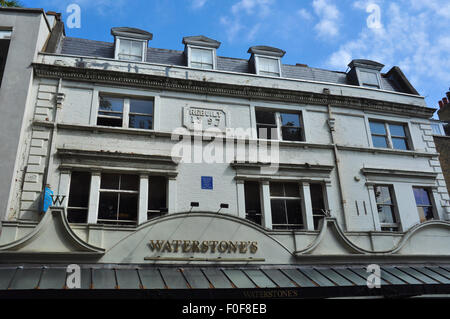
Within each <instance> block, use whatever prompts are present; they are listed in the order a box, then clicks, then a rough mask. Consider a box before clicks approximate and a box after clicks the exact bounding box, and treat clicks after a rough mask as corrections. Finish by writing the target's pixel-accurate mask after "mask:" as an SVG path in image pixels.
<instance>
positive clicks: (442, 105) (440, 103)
mask: <svg viewBox="0 0 450 319" xmlns="http://www.w3.org/2000/svg"><path fill="white" fill-rule="evenodd" d="M443 107H444V102H442V101H439V108H440V109H442V108H443Z"/></svg>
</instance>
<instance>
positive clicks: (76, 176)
mask: <svg viewBox="0 0 450 319" xmlns="http://www.w3.org/2000/svg"><path fill="white" fill-rule="evenodd" d="M90 187H91V173H88V172H72V174H71V178H70V190H69V204H68V207H67V219H68V221H69V223H87V216H88V207H89V191H90Z"/></svg>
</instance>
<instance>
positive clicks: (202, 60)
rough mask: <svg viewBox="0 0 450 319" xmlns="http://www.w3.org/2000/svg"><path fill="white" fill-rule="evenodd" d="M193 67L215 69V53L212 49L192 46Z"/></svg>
mask: <svg viewBox="0 0 450 319" xmlns="http://www.w3.org/2000/svg"><path fill="white" fill-rule="evenodd" d="M190 62H191V67H192V68H197V69H208V70H212V69H214V53H213V50H211V49H200V48H191V61H190Z"/></svg>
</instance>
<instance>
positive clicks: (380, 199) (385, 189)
mask: <svg viewBox="0 0 450 319" xmlns="http://www.w3.org/2000/svg"><path fill="white" fill-rule="evenodd" d="M375 198H376V201H377V204H389V205H390V204H392V200H391V193H390V190H389V186H376V187H375Z"/></svg>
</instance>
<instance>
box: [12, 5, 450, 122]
mask: <svg viewBox="0 0 450 319" xmlns="http://www.w3.org/2000/svg"><path fill="white" fill-rule="evenodd" d="M21 3H22V4H23V5H24V6H26V7H32V8H44V9H45V10H47V11H50V10H51V11H56V12H60V13H62V16H63V21H65V22H66V35H67V36H71V37H80V38H87V39H92V40H100V41H107V42H113V37H112V36H111V33H110V30H111V28H112V27H119V26H120V27H124V26H126V27H136V28H140V29H144V30H147V31H149V32H152V33H153V40H152V41H150V43H149V46H150V47H155V48H164V49H173V50H183V49H184V46H183V44H182V43H181V41H182V38H183V37H184V36H193V35H205V36H207V37H210V38H213V39H215V40H217V41H220V42H221V43H222V44H221V46H220V48H219V49H218V52H217V54H218V55H220V56H228V57H235V58H243V59H248V58H249V53H247V50H248V48H249V47H250V46H254V45H269V46H274V47H277V48H280V49H283V50H285V51H286V55H285V56H284V57H283V60H282V62H283V63H284V64H296V63H303V64H307V65H309V66H311V67H317V68H324V69H329V70H335V71H343V72H345V71H347V65H348V63H349V62H350V61H351V60H352V59H370V60H374V61H377V62H380V63H382V64H384V65H385V67H384V69H383V70H382V72H388V71H389V70H390V68H391V67H393V66H399V67H400V68H401V69H402V71H403V72H404V73H405V75H406V77H407V78H408V79H409V80H410V82H411V83H412V85H413V86H414V87H415V88H416V89H417V91H418V92H419V93H420V94H421V95H422V96H424V97H425V98H426V102H427V104H428V106H429V107H433V108H437V105H438V100H440V99H442V98H443V97H444V96H445V92H447V91H448V90H449V87H450V24H449V21H450V19H449V18H450V1H449V0H426V1H424V0H396V1H384V0H339V1H337V0H129V1H125V0H114V1H109V0H22V1H21ZM71 4H77V5H78V6H79V7H80V19H79V21H80V26H79V28H78V27H73V23H72V24H71V26H72V28H71V27H70V26H69V25H68V22H69V21H72V22H73V21H75V20H73V17H74V16H73V15H72V14H73V11H72V10H71V6H70V5H71ZM75 26H76V25H75ZM435 117H436V115H435Z"/></svg>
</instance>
